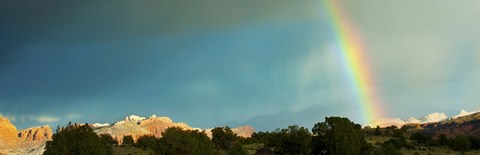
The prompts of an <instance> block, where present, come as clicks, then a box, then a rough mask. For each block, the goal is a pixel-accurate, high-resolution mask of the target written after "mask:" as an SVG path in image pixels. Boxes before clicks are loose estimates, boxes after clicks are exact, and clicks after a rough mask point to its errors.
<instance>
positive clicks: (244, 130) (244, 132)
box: [232, 126, 255, 138]
mask: <svg viewBox="0 0 480 155" xmlns="http://www.w3.org/2000/svg"><path fill="white" fill-rule="evenodd" d="M232 131H233V133H235V134H237V135H238V136H240V137H245V138H248V137H251V136H252V134H253V133H254V132H255V128H253V127H252V126H241V127H238V128H232Z"/></svg>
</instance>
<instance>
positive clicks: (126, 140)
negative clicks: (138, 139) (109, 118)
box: [122, 135, 134, 145]
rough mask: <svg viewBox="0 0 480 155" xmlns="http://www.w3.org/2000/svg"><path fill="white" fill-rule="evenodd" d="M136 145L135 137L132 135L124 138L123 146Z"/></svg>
mask: <svg viewBox="0 0 480 155" xmlns="http://www.w3.org/2000/svg"><path fill="white" fill-rule="evenodd" d="M133 143H134V141H133V137H132V136H131V135H128V136H123V143H122V144H123V145H132V144H133Z"/></svg>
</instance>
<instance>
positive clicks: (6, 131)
mask: <svg viewBox="0 0 480 155" xmlns="http://www.w3.org/2000/svg"><path fill="white" fill-rule="evenodd" d="M19 140H20V139H19V138H18V137H17V128H16V127H15V126H14V125H13V124H12V123H11V122H10V120H8V119H7V118H4V117H2V116H0V145H10V144H15V143H17V142H18V141H19Z"/></svg>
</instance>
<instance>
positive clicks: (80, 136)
mask: <svg viewBox="0 0 480 155" xmlns="http://www.w3.org/2000/svg"><path fill="white" fill-rule="evenodd" d="M45 149H46V150H45V152H44V153H43V154H45V155H58V154H96V155H97V154H98V155H107V154H111V153H112V152H111V148H110V147H109V145H108V144H106V143H104V142H103V141H102V139H101V138H100V137H99V136H98V135H97V134H96V133H95V132H93V129H92V128H91V127H90V126H89V125H88V124H85V125H71V123H69V125H68V126H66V127H65V128H62V129H60V130H59V132H57V133H55V134H54V135H53V136H52V141H48V142H47V144H46V147H45Z"/></svg>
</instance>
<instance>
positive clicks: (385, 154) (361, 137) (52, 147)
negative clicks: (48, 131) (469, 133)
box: [44, 117, 480, 155]
mask: <svg viewBox="0 0 480 155" xmlns="http://www.w3.org/2000/svg"><path fill="white" fill-rule="evenodd" d="M365 136H368V137H370V140H372V139H371V138H372V137H374V136H383V137H389V140H387V141H384V142H380V141H378V142H376V143H375V145H376V146H374V145H372V144H370V143H367V141H366V138H365ZM116 145H118V142H117V141H116V140H114V139H112V137H111V136H110V135H106V134H103V135H100V136H98V135H96V134H95V133H94V131H93V129H92V128H91V127H90V126H89V125H88V124H86V125H81V126H80V125H72V124H69V125H67V126H66V127H63V128H59V129H57V133H55V134H54V135H53V141H49V142H47V146H46V151H45V153H44V154H46V155H50V154H101V155H104V154H105V155H109V154H112V147H113V146H116ZM125 145H127V146H133V147H136V148H140V149H143V150H149V151H151V153H152V154H159V155H177V154H178V155H180V154H181V155H188V154H208V155H210V154H232V155H244V154H258V155H274V154H287V155H288V154H290V155H297V154H304V155H307V154H314V155H330V154H331V155H397V154H401V152H400V150H401V149H403V148H405V149H411V150H426V151H428V149H433V148H434V146H444V147H450V148H451V149H453V150H456V151H468V150H470V149H480V148H479V147H480V140H479V139H477V138H474V137H465V136H456V137H452V138H448V137H447V136H446V135H440V136H439V137H438V138H432V136H431V135H428V134H422V133H414V134H412V135H410V134H408V133H407V129H406V128H397V127H395V126H391V127H387V128H380V127H377V128H375V129H373V128H363V129H362V127H361V125H359V124H355V123H354V122H351V121H350V120H349V119H347V118H341V117H327V118H325V121H324V122H319V123H316V124H315V125H314V127H313V128H312V129H311V130H308V129H307V128H304V127H301V126H297V125H292V126H289V127H287V128H284V129H276V130H274V131H268V132H255V133H254V134H253V135H252V137H250V138H243V137H239V136H237V135H236V134H235V133H233V132H232V130H231V129H230V128H229V127H216V128H214V129H212V138H211V139H210V138H209V137H208V136H207V134H206V133H205V132H203V131H198V130H183V129H181V128H179V127H171V128H168V129H166V130H165V132H163V133H162V137H160V138H157V137H155V136H151V135H145V136H142V137H140V138H139V139H138V140H137V141H136V142H134V140H133V137H132V136H124V138H123V144H122V145H120V146H125ZM252 146H253V147H252ZM247 148H248V149H247ZM252 148H253V150H252Z"/></svg>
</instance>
